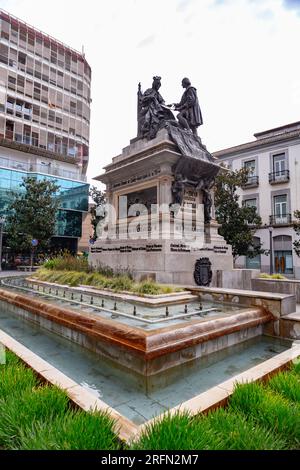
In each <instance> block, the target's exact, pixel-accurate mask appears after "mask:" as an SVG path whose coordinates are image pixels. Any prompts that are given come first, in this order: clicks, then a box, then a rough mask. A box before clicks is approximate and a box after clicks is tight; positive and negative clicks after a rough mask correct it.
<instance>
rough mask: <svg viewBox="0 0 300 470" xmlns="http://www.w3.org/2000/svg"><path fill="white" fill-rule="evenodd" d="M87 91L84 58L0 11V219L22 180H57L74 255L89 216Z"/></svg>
mask: <svg viewBox="0 0 300 470" xmlns="http://www.w3.org/2000/svg"><path fill="white" fill-rule="evenodd" d="M90 88H91V68H90V66H89V64H88V63H87V61H86V59H85V56H84V54H80V53H79V52H77V51H75V50H73V49H71V48H70V47H68V46H66V45H64V44H62V43H61V42H59V41H57V40H55V39H54V38H52V37H50V36H48V35H47V34H45V33H42V32H41V31H39V30H37V29H35V28H33V27H31V26H29V25H27V24H26V23H24V22H22V21H20V20H19V19H17V18H15V17H13V16H12V15H10V14H9V13H7V12H5V11H3V10H0V217H1V216H4V217H5V215H6V213H7V206H8V204H9V202H10V201H11V199H12V194H13V191H16V190H19V189H20V182H22V179H23V178H24V177H26V176H35V177H36V178H37V179H42V178H46V179H50V180H54V181H55V182H56V184H58V185H59V187H60V189H59V198H60V210H59V212H58V214H57V225H56V235H55V237H54V238H53V240H52V242H53V245H54V246H55V247H56V248H58V249H63V248H67V249H71V250H72V251H76V250H77V245H78V239H79V238H80V237H81V235H82V220H83V216H84V215H85V214H86V212H87V211H88V189H89V185H88V184H87V182H86V170H87V165H88V160H89V132H90V103H91V98H90ZM4 231H5V228H4ZM6 244H7V241H6V239H5V237H4V249H5V245H6Z"/></svg>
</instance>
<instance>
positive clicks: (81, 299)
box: [80, 294, 83, 302]
mask: <svg viewBox="0 0 300 470" xmlns="http://www.w3.org/2000/svg"><path fill="white" fill-rule="evenodd" d="M80 302H83V295H82V294H81V296H80Z"/></svg>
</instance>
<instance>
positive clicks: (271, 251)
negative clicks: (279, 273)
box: [269, 225, 274, 274]
mask: <svg viewBox="0 0 300 470" xmlns="http://www.w3.org/2000/svg"><path fill="white" fill-rule="evenodd" d="M269 234H270V274H273V272H274V269H273V227H271V225H270V227H269Z"/></svg>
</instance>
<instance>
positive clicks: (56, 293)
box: [55, 289, 58, 297]
mask: <svg viewBox="0 0 300 470" xmlns="http://www.w3.org/2000/svg"><path fill="white" fill-rule="evenodd" d="M55 295H56V297H58V289H56V292H55Z"/></svg>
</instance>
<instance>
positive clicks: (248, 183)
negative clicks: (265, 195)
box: [243, 176, 259, 188]
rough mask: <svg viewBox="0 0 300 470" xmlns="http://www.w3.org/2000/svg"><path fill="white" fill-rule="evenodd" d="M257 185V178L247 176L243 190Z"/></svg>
mask: <svg viewBox="0 0 300 470" xmlns="http://www.w3.org/2000/svg"><path fill="white" fill-rule="evenodd" d="M258 185H259V176H248V179H247V181H246V183H244V184H243V188H247V187H252V188H253V187H256V186H258Z"/></svg>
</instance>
